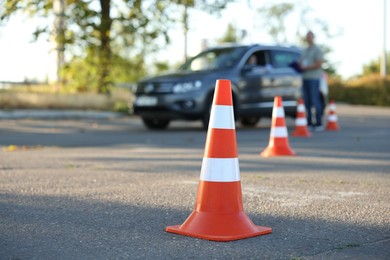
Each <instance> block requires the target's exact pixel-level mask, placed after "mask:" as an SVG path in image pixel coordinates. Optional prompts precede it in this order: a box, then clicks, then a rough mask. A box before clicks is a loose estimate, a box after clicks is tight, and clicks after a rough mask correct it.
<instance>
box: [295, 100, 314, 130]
mask: <svg viewBox="0 0 390 260" xmlns="http://www.w3.org/2000/svg"><path fill="white" fill-rule="evenodd" d="M292 135H293V136H301V137H310V136H311V133H310V132H309V129H307V118H306V110H305V105H304V103H303V99H302V98H300V99H299V101H298V107H297V117H296V118H295V130H294V132H293V134H292Z"/></svg>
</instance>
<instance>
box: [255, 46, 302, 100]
mask: <svg viewBox="0 0 390 260" xmlns="http://www.w3.org/2000/svg"><path fill="white" fill-rule="evenodd" d="M270 54H271V55H270V56H271V64H272V71H271V72H270V74H271V75H272V76H271V87H270V88H269V89H268V90H267V91H266V92H264V93H263V94H264V95H265V96H273V97H274V96H281V97H282V98H283V105H284V106H295V105H296V102H295V101H296V100H297V98H298V97H299V96H300V94H301V85H302V78H301V75H300V74H298V73H297V72H296V71H295V70H294V69H293V68H291V66H290V64H291V63H292V62H294V61H296V60H298V58H299V53H298V52H293V51H287V50H271V51H270Z"/></svg>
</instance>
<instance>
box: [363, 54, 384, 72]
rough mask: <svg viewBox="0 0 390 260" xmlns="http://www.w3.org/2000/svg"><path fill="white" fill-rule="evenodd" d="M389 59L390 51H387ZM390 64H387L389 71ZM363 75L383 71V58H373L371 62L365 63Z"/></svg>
mask: <svg viewBox="0 0 390 260" xmlns="http://www.w3.org/2000/svg"><path fill="white" fill-rule="evenodd" d="M386 59H387V60H390V52H389V53H387V58H386ZM389 69H390V66H389V64H387V66H386V71H389ZM362 70H363V76H366V75H371V74H379V73H380V71H381V58H380V57H378V58H376V59H373V60H371V61H370V62H369V63H367V64H364V65H363V69H362Z"/></svg>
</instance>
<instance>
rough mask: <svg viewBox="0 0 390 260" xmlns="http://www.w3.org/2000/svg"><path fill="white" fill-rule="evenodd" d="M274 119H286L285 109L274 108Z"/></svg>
mask: <svg viewBox="0 0 390 260" xmlns="http://www.w3.org/2000/svg"><path fill="white" fill-rule="evenodd" d="M272 117H273V118H276V117H284V109H283V107H277V108H276V109H275V108H274V109H273V110H272Z"/></svg>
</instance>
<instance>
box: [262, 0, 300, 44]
mask: <svg viewBox="0 0 390 260" xmlns="http://www.w3.org/2000/svg"><path fill="white" fill-rule="evenodd" d="M294 8H295V6H294V5H293V4H292V3H281V4H274V5H270V6H266V7H263V8H260V9H259V14H260V16H261V17H264V21H265V22H263V26H264V28H265V30H267V32H268V34H269V35H270V36H271V37H272V39H273V40H274V41H276V42H280V43H287V36H286V18H287V17H288V15H290V14H291V13H292V12H293V11H294Z"/></svg>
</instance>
